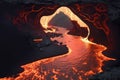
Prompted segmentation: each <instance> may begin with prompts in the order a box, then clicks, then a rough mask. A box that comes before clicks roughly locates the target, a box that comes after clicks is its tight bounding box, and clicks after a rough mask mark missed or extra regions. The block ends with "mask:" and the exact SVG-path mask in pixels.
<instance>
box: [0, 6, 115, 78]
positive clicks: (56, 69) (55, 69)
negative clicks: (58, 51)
mask: <svg viewBox="0 0 120 80" xmlns="http://www.w3.org/2000/svg"><path fill="white" fill-rule="evenodd" d="M59 12H63V13H64V14H65V15H67V16H68V17H69V18H70V19H71V20H75V21H77V22H78V24H79V25H80V26H81V27H86V28H87V29H88V35H87V36H86V37H85V38H83V37H81V36H75V35H69V34H67V32H69V29H66V28H62V27H60V26H54V25H48V22H49V21H50V20H51V19H52V18H53V17H54V16H55V15H56V14H58V13H59ZM40 23H41V24H42V26H43V27H44V28H45V29H46V30H45V32H46V33H47V32H52V33H61V34H62V37H61V36H59V37H54V38H51V40H52V41H54V40H57V41H58V42H62V43H63V44H64V45H66V46H67V48H68V50H69V51H68V53H66V54H64V55H60V56H56V57H50V58H46V59H42V60H38V61H35V62H33V63H29V64H26V65H23V66H21V67H22V68H24V71H23V72H22V73H20V74H19V76H17V77H15V78H3V79H0V80H12V79H14V80H88V77H89V76H91V75H93V74H96V73H99V72H102V69H101V67H102V66H103V61H108V60H114V59H112V58H108V57H106V56H104V55H103V54H102V52H103V51H104V50H106V49H107V48H106V47H105V46H103V45H99V44H96V43H93V42H91V41H89V40H88V36H89V34H90V30H89V27H88V25H86V24H85V23H84V22H83V21H82V20H81V19H80V18H79V17H77V16H76V15H75V14H74V13H73V12H72V11H71V10H70V9H69V8H67V7H60V8H58V9H57V10H56V12H55V13H54V14H53V15H50V16H43V17H42V18H41V19H40ZM48 28H51V30H49V29H48ZM56 29H57V30H56ZM41 40H42V39H34V41H41Z"/></svg>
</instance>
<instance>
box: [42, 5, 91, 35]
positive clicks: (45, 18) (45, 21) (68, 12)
mask: <svg viewBox="0 0 120 80" xmlns="http://www.w3.org/2000/svg"><path fill="white" fill-rule="evenodd" d="M60 12H63V13H64V14H65V15H67V16H69V18H70V19H71V20H75V21H77V22H78V24H79V25H80V26H81V27H86V28H87V29H88V35H87V37H88V36H89V33H90V31H89V27H88V26H87V25H86V24H85V23H84V22H83V21H82V20H81V19H80V18H79V17H78V16H76V15H75V14H74V13H73V12H72V11H71V10H70V9H69V8H68V7H60V8H58V9H57V10H56V12H55V13H54V14H52V15H50V16H43V17H41V19H40V23H41V24H42V26H43V27H44V28H45V29H47V28H48V22H49V21H50V20H51V19H52V18H53V17H54V16H55V15H56V14H58V13H60ZM54 31H55V30H54Z"/></svg>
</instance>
